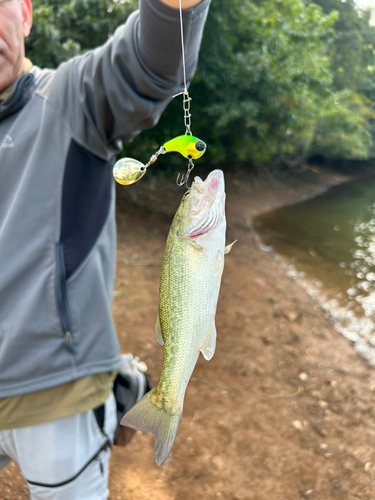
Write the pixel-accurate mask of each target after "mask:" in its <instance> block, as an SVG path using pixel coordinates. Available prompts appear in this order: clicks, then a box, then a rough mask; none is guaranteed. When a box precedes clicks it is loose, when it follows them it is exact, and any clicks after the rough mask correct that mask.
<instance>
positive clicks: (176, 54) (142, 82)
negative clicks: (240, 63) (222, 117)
mask: <svg viewBox="0 0 375 500" xmlns="http://www.w3.org/2000/svg"><path fill="white" fill-rule="evenodd" d="M187 1H190V0H187ZM208 6H209V0H203V1H202V2H200V3H199V4H198V5H196V6H195V7H193V8H190V9H187V10H184V11H183V24H184V34H185V55H186V72H187V80H188V82H190V80H191V79H192V77H193V74H194V71H195V67H196V64H197V59H198V51H199V46H200V42H201V37H202V32H203V27H204V22H205V19H206V15H207V11H208ZM180 37H181V35H180V18H179V11H178V10H177V9H174V8H171V7H170V6H168V5H166V4H165V3H163V2H162V1H161V0H140V8H139V11H136V12H134V13H133V14H131V15H130V16H129V19H128V21H127V22H126V24H125V25H123V26H120V27H119V28H118V29H117V30H116V33H115V35H114V36H113V37H112V38H111V39H110V40H109V41H108V42H107V43H106V44H105V45H104V46H103V47H99V48H98V49H96V50H94V51H91V52H89V53H87V54H85V55H84V56H81V57H77V58H74V59H73V60H71V61H68V63H66V64H63V65H62V66H61V67H60V68H59V69H58V70H57V72H56V77H55V79H54V84H53V87H52V88H51V89H50V91H49V99H50V101H52V103H53V104H54V105H55V107H57V108H58V110H59V111H60V112H61V114H62V115H63V116H64V118H65V119H66V121H67V122H68V124H69V127H70V128H71V130H72V132H73V136H74V138H75V139H76V141H77V142H78V143H80V144H81V145H83V146H85V147H87V149H89V150H90V151H91V152H93V153H95V154H97V155H98V156H100V157H102V158H105V159H109V158H110V157H111V156H113V155H114V154H116V153H118V152H119V151H120V150H121V143H120V142H119V141H121V140H123V141H126V142H128V141H130V140H132V138H133V137H135V136H136V135H137V134H138V133H139V132H140V131H141V130H144V129H147V128H150V127H152V126H154V125H155V123H156V122H157V120H158V119H159V117H160V115H161V113H162V111H163V110H164V108H165V107H166V105H167V104H168V102H169V101H170V100H171V98H172V96H173V95H174V94H177V93H179V92H181V91H182V90H183V73H182V54H181V39H180Z"/></svg>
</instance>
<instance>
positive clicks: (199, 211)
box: [187, 170, 225, 238]
mask: <svg viewBox="0 0 375 500" xmlns="http://www.w3.org/2000/svg"><path fill="white" fill-rule="evenodd" d="M190 197H191V198H192V205H191V207H192V210H191V212H190V213H189V215H188V216H187V217H189V218H192V220H193V224H192V227H191V226H190V228H189V231H188V236H189V238H197V237H198V236H203V235H204V234H207V233H208V232H209V231H211V230H212V229H214V228H215V227H216V226H217V224H218V223H219V221H220V220H221V219H222V218H223V217H224V214H225V211H224V205H225V183H224V174H223V172H222V171H221V170H213V171H212V172H211V173H210V174H209V175H208V176H207V179H206V180H205V181H202V179H201V178H200V177H195V179H194V182H193V185H192V186H191V188H190Z"/></svg>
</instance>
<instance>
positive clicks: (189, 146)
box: [113, 134, 206, 186]
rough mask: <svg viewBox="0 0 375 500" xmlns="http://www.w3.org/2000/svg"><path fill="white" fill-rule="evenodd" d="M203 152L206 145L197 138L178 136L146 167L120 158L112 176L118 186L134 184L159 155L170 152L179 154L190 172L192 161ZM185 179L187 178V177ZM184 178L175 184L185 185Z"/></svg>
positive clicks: (152, 157) (131, 160)
mask: <svg viewBox="0 0 375 500" xmlns="http://www.w3.org/2000/svg"><path fill="white" fill-rule="evenodd" d="M205 151H206V144H205V143H204V142H203V141H201V140H200V139H198V138H197V137H194V136H193V135H189V134H186V135H180V136H178V137H175V138H174V139H171V140H170V141H168V142H166V143H165V144H163V146H161V148H160V149H159V150H158V151H157V152H156V153H155V154H153V155H152V156H151V158H150V160H149V162H148V163H146V165H144V164H143V163H141V162H140V161H138V160H134V159H133V158H122V159H121V160H119V161H118V162H117V163H116V165H115V166H114V167H113V176H114V178H115V180H116V181H117V182H118V183H119V184H122V185H125V186H129V185H130V184H134V183H135V182H137V181H139V179H141V178H142V177H143V176H144V175H145V173H146V171H147V168H148V167H149V166H150V165H152V164H153V163H155V162H156V160H157V159H158V157H159V156H160V155H162V154H166V153H172V152H176V153H180V154H181V155H182V156H183V157H184V158H187V159H188V160H189V168H190V171H191V170H192V168H191V165H192V160H197V159H198V158H200V157H201V156H202V155H203V154H204V153H205ZM193 165H194V164H193ZM188 171H189V169H188ZM189 173H190V172H189ZM185 177H187V175H186V176H185ZM185 177H184V178H183V179H181V181H179V180H178V181H177V183H178V184H179V185H182V184H185V182H187V180H188V179H185Z"/></svg>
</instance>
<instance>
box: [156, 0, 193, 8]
mask: <svg viewBox="0 0 375 500" xmlns="http://www.w3.org/2000/svg"><path fill="white" fill-rule="evenodd" d="M161 1H162V2H163V3H165V4H166V5H169V7H173V8H175V9H178V8H179V6H180V4H179V0H161ZM200 2H201V0H181V7H182V8H183V9H189V8H190V7H194V6H195V5H198V4H199V3H200Z"/></svg>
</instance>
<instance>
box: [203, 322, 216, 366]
mask: <svg viewBox="0 0 375 500" xmlns="http://www.w3.org/2000/svg"><path fill="white" fill-rule="evenodd" d="M215 349H216V326H215V321H212V323H211V327H210V329H209V331H208V334H207V337H206V339H205V341H204V344H203V345H202V347H201V348H200V351H201V353H202V354H203V356H204V359H206V360H207V361H210V359H211V358H212V356H213V355H214V354H215Z"/></svg>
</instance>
